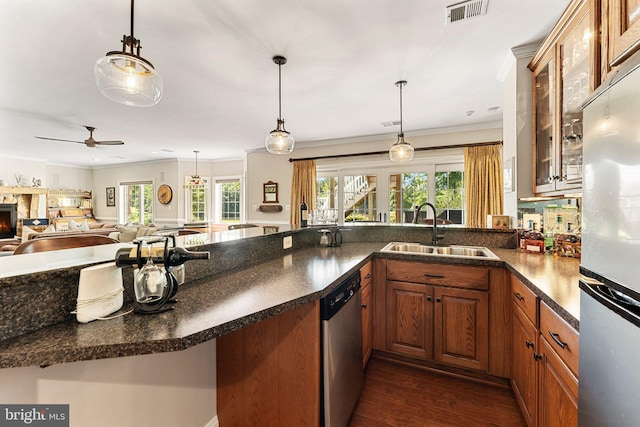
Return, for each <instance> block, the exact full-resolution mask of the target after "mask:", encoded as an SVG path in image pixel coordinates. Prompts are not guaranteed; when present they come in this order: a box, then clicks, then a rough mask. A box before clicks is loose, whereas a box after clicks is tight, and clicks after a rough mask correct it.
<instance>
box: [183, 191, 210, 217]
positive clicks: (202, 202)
mask: <svg viewBox="0 0 640 427" xmlns="http://www.w3.org/2000/svg"><path fill="white" fill-rule="evenodd" d="M187 195H188V196H187V197H190V201H191V209H190V211H191V213H190V215H189V218H190V219H189V221H188V222H204V221H207V188H206V187H198V188H191V189H188V190H187Z"/></svg>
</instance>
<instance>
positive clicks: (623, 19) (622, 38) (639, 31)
mask: <svg viewBox="0 0 640 427" xmlns="http://www.w3.org/2000/svg"><path fill="white" fill-rule="evenodd" d="M602 15H603V16H602V20H603V31H604V30H606V36H608V37H607V42H608V43H607V44H606V47H604V49H605V50H606V51H607V56H606V58H607V59H608V64H609V67H615V66H616V65H619V64H621V63H622V62H624V61H625V60H626V59H627V58H629V57H630V56H631V55H632V54H633V53H635V52H636V51H637V50H638V48H640V1H639V0H603V14H602Z"/></svg>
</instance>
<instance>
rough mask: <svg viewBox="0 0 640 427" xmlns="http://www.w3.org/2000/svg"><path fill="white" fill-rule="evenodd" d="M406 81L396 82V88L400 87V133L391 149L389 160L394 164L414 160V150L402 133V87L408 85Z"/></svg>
mask: <svg viewBox="0 0 640 427" xmlns="http://www.w3.org/2000/svg"><path fill="white" fill-rule="evenodd" d="M406 84H407V82H406V81H405V80H400V81H397V82H396V86H398V87H400V133H399V134H398V140H397V141H396V143H395V144H393V146H391V148H390V149H389V160H391V161H392V162H408V161H410V160H413V154H414V149H413V147H412V146H411V144H409V143H408V142H406V141H405V140H404V132H402V86H404V85H406Z"/></svg>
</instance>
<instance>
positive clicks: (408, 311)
mask: <svg viewBox="0 0 640 427" xmlns="http://www.w3.org/2000/svg"><path fill="white" fill-rule="evenodd" d="M432 304H433V287H432V286H430V285H422V284H416V283H405V282H394V281H387V350H388V351H392V352H394V353H399V354H404V355H406V356H411V357H416V358H419V359H423V360H428V359H431V358H432V357H433V346H432V340H433V305H432Z"/></svg>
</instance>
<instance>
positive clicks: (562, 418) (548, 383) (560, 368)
mask: <svg viewBox="0 0 640 427" xmlns="http://www.w3.org/2000/svg"><path fill="white" fill-rule="evenodd" d="M539 343H540V347H541V350H542V360H541V362H542V364H541V365H540V383H539V386H540V388H539V390H540V393H539V399H540V401H539V413H538V417H539V418H538V419H539V422H538V425H539V426H540V427H556V426H557V427H575V426H577V425H578V380H577V378H576V377H575V376H574V375H573V374H572V373H571V371H570V370H569V368H567V366H566V365H565V364H564V363H563V362H562V360H560V357H558V355H557V354H556V353H555V351H554V350H553V348H552V347H551V345H550V344H549V343H548V342H547V341H546V339H544V338H540V339H539Z"/></svg>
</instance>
